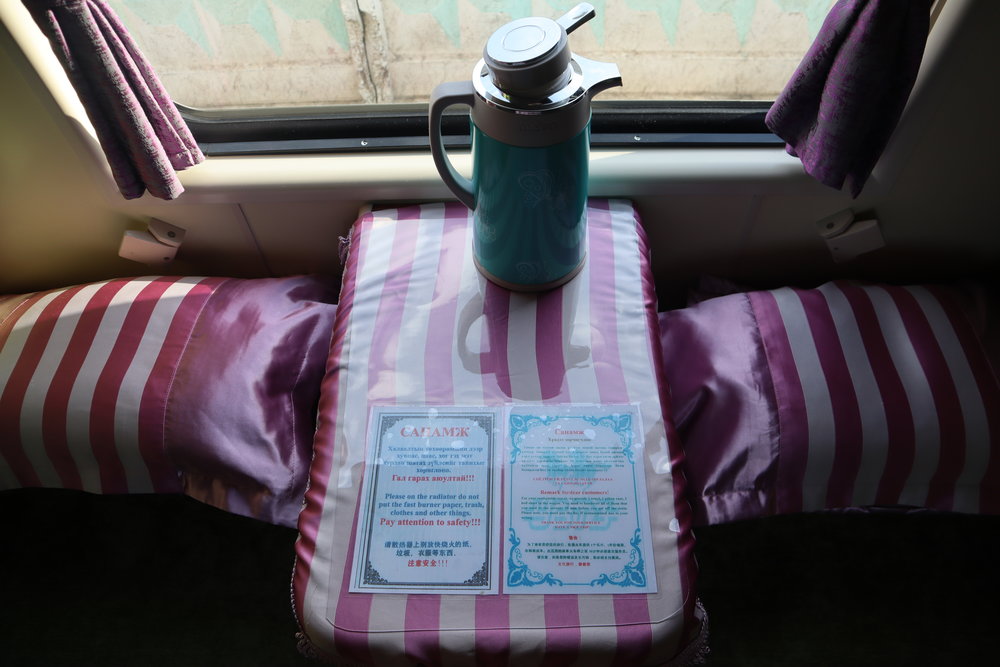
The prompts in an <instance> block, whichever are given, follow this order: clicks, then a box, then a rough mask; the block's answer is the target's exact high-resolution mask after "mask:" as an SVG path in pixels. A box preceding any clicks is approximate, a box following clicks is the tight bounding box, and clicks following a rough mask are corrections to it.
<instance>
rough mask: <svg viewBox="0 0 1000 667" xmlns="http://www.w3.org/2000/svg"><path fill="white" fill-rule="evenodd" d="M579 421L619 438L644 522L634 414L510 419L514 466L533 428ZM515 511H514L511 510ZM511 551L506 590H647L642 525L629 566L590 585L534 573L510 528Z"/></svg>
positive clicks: (511, 499)
mask: <svg viewBox="0 0 1000 667" xmlns="http://www.w3.org/2000/svg"><path fill="white" fill-rule="evenodd" d="M563 417H566V418H579V419H582V420H584V421H585V422H587V423H588V424H591V425H593V426H601V427H606V428H609V429H611V430H612V431H613V432H614V433H615V434H616V435H617V436H618V438H619V440H620V441H621V444H622V454H623V455H624V456H625V458H626V459H628V462H629V463H630V464H631V465H632V485H633V488H634V489H635V493H634V494H633V498H634V500H635V503H636V508H635V517H636V521H637V522H639V521H640V512H639V507H638V503H639V494H638V487H637V484H636V479H635V457H634V455H633V443H634V441H635V431H634V430H633V426H632V415H631V414H630V413H627V412H626V413H613V414H610V415H604V416H587V415H549V416H545V417H539V416H537V415H515V414H511V415H510V424H509V426H510V441H511V454H510V463H511V465H513V464H514V463H515V461H517V457H518V455H519V454H520V453H521V448H520V446H519V445H520V444H521V443H522V442H523V441H524V438H525V436H526V435H527V434H528V431H530V430H531V429H533V428H536V427H538V426H547V425H549V424H551V423H553V422H554V421H556V420H558V419H560V418H563ZM509 484H513V476H512V477H511V478H510V480H509ZM508 502H513V498H508ZM511 511H513V510H512V509H511ZM509 531H510V537H509V542H510V551H509V552H508V556H507V576H506V578H505V579H506V586H507V587H508V588H521V587H533V586H549V587H554V586H587V587H589V588H598V587H604V586H608V585H610V586H618V587H621V588H629V587H635V588H645V587H646V584H647V578H646V561H645V559H644V558H643V557H642V529H641V527H639V526H638V525H637V526H636V529H635V532H634V533H633V535H632V538H631V539H630V540H629V545H630V546H631V551H630V552H629V558H628V562H627V563H626V564H625V565H624V566H623V567H622V569H621V570H619V571H618V572H613V573H611V574H608V573H604V574H602V575H601V576H600V577H597V578H596V579H592V580H591V581H590V582H589V583H578V584H574V583H566V582H564V581H562V580H561V579H559V578H557V577H556V576H555V575H554V574H553V573H552V572H539V571H538V570H533V569H531V568H530V567H529V566H528V564H527V563H525V561H524V556H523V555H522V553H521V548H520V546H521V539H520V538H519V537H518V536H517V532H516V531H515V530H514V529H513V528H510V529H509Z"/></svg>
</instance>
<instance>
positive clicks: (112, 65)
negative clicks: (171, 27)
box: [23, 0, 205, 199]
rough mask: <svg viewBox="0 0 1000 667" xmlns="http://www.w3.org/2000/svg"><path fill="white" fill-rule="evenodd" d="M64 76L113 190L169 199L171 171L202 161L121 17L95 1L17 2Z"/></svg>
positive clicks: (173, 185)
mask: <svg viewBox="0 0 1000 667" xmlns="http://www.w3.org/2000/svg"><path fill="white" fill-rule="evenodd" d="M23 2H24V5H25V7H27V8H28V10H29V11H30V12H31V14H32V16H33V17H34V19H35V22H36V23H37V24H38V26H39V27H40V28H41V29H42V31H43V32H44V33H45V35H46V37H48V39H49V41H50V42H51V43H52V48H53V50H54V51H55V52H56V55H57V56H59V59H60V60H61V61H62V64H63V67H64V68H65V69H66V72H67V73H68V74H69V77H70V80H71V81H72V82H73V86H74V87H75V88H76V91H77V94H79V96H80V100H81V101H82V102H83V105H84V107H85V108H86V110H87V115H88V116H89V117H90V121H91V122H92V123H93V124H94V129H95V130H96V131H97V138H98V140H99V141H100V143H101V147H102V148H103V149H104V153H105V154H106V155H107V158H108V162H109V164H110V165H111V171H112V172H113V174H114V177H115V181H116V183H117V184H118V189H119V190H121V193H122V195H123V196H124V197H125V198H126V199H135V198H136V197H141V196H142V194H143V193H144V192H145V191H147V190H148V191H149V193H150V194H151V195H153V196H154V197H159V198H161V199H174V198H176V197H177V196H178V195H180V194H181V193H182V192H184V188H183V186H181V183H180V180H179V179H178V178H177V171H179V170H182V169H186V168H187V167H190V166H192V165H195V164H198V163H199V162H201V161H202V160H204V159H205V157H204V155H202V153H201V150H199V148H198V144H197V143H195V140H194V137H192V136H191V132H190V130H189V129H188V127H187V125H186V124H185V122H184V119H183V118H182V117H181V115H180V113H179V112H178V111H177V108H176V107H175V106H174V105H173V103H172V102H171V101H170V96H169V95H167V91H166V90H164V88H163V85H162V84H161V83H160V82H159V80H158V79H157V78H156V74H154V73H153V68H152V67H150V65H149V63H148V62H147V61H146V59H145V57H144V56H143V55H142V53H140V51H139V48H138V47H137V46H136V44H135V42H133V41H132V38H131V37H130V36H129V34H128V31H127V30H126V29H125V26H124V25H123V24H122V22H121V20H120V19H119V18H118V16H116V15H115V13H114V12H113V11H112V10H111V8H110V7H109V6H108V4H107V3H106V2H103V1H102V0H23Z"/></svg>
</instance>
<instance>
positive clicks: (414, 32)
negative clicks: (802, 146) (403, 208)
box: [109, 0, 833, 154]
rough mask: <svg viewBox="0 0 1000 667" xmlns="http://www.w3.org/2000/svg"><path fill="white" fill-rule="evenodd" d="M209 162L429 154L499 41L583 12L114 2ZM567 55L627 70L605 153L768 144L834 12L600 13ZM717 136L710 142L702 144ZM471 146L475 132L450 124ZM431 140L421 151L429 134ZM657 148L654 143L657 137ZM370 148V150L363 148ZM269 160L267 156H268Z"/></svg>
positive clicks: (306, 0)
mask: <svg viewBox="0 0 1000 667" xmlns="http://www.w3.org/2000/svg"><path fill="white" fill-rule="evenodd" d="M109 4H110V5H111V6H112V7H113V8H114V9H115V11H116V12H117V13H118V14H119V16H120V17H121V18H122V20H123V21H124V22H125V24H126V25H127V26H128V28H129V31H130V32H131V33H132V35H133V37H134V38H135V39H136V41H137V42H138V44H139V45H140V47H141V48H142V50H143V53H144V54H145V55H146V57H147V58H148V59H149V60H150V61H151V62H152V64H153V66H154V67H155V68H156V71H157V73H158V75H159V76H160V78H161V80H162V81H163V82H164V84H165V86H166V87H167V89H168V91H169V92H170V94H171V96H172V97H173V99H174V100H175V101H176V102H177V103H178V104H179V105H180V106H182V109H183V110H184V112H185V114H186V115H187V117H188V119H189V121H190V123H191V125H192V129H193V130H194V132H195V135H196V136H197V137H198V139H199V141H200V142H203V143H204V144H205V148H206V152H208V153H210V154H211V153H218V152H230V151H233V150H235V151H236V152H240V150H241V149H240V147H241V146H242V147H243V148H246V149H247V150H253V152H258V151H260V150H265V151H266V150H270V149H274V150H335V149H337V148H338V147H343V148H351V149H379V148H386V147H391V148H400V147H406V146H407V145H409V144H412V145H414V146H418V145H419V146H424V145H426V136H425V135H426V128H425V125H426V116H425V114H424V110H425V106H426V101H427V98H428V96H429V94H430V91H431V90H432V89H433V88H434V86H435V85H436V84H437V83H439V82H442V81H454V80H461V79H467V78H469V77H470V76H471V71H472V66H473V64H474V63H475V62H476V61H477V60H478V59H479V58H480V57H481V53H482V48H483V45H484V44H485V42H486V40H487V38H488V37H489V36H490V34H492V32H493V31H494V30H495V29H496V28H498V27H499V26H501V25H503V24H504V23H506V22H508V21H510V20H512V19H513V18H518V17H521V16H530V15H540V16H552V17H556V16H558V15H560V14H561V13H562V12H564V11H566V10H567V9H569V8H570V7H571V6H573V5H574V4H576V0H359V1H357V2H354V1H351V2H347V1H342V2H338V1H337V0H172V1H171V2H160V1H159V0H110V3H109ZM591 4H593V5H594V6H595V7H596V9H597V16H596V18H594V19H593V20H591V21H590V22H589V23H587V24H586V25H584V26H583V27H582V28H580V29H579V30H577V31H576V32H574V34H573V36H572V38H571V40H572V48H573V50H574V51H576V52H578V53H580V54H581V55H584V56H586V57H588V58H593V59H596V60H605V61H611V62H615V63H617V64H618V66H619V68H620V69H621V71H622V77H623V79H624V81H625V85H624V86H623V87H622V88H619V89H614V90H611V91H607V92H606V93H602V95H601V97H600V98H599V99H600V100H601V102H600V104H598V105H597V107H596V109H597V114H596V115H595V125H594V132H595V140H596V141H597V143H600V138H601V136H602V135H603V136H605V138H606V139H607V140H608V141H610V142H612V143H614V142H616V141H626V140H627V141H637V139H636V138H635V137H639V139H638V140H642V139H644V138H648V139H649V140H655V139H657V138H660V139H662V138H664V137H672V138H673V139H674V140H677V139H678V138H683V137H689V138H691V137H695V140H697V141H702V140H706V137H708V135H709V134H713V133H716V134H717V133H722V134H724V135H729V139H730V140H733V135H734V134H736V135H747V136H749V135H753V134H760V135H761V136H760V137H759V138H761V139H764V135H766V130H765V129H764V127H763V114H764V112H765V111H766V109H767V106H768V103H769V101H770V100H773V99H774V97H775V95H777V93H778V92H779V91H780V90H781V89H782V87H783V86H784V84H785V82H786V81H787V80H788V77H789V76H790V75H791V73H792V72H793V71H794V69H795V67H796V65H797V64H798V62H799V60H800V59H801V57H802V55H803V54H804V53H805V51H806V49H807V48H808V47H809V45H810V43H811V42H812V39H813V37H814V36H815V34H816V32H817V31H818V30H819V28H820V26H821V25H822V22H823V19H824V18H825V16H826V13H827V11H828V10H829V8H830V6H831V5H832V4H833V0H592V2H591ZM706 130H713V132H706ZM445 132H446V133H450V132H453V133H454V134H455V139H456V141H458V142H459V143H460V142H461V135H462V134H463V132H465V126H464V124H463V123H462V122H461V120H459V119H457V118H456V119H455V121H454V123H453V125H452V126H451V127H449V125H448V124H446V127H445ZM421 134H422V135H424V136H423V137H422V138H421V136H420V135H421ZM654 135H656V136H654ZM362 142H364V143H362ZM269 147H270V149H269Z"/></svg>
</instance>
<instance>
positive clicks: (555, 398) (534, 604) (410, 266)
mask: <svg viewBox="0 0 1000 667" xmlns="http://www.w3.org/2000/svg"><path fill="white" fill-rule="evenodd" d="M587 215H588V234H589V240H588V243H589V254H588V257H587V261H586V264H585V267H584V269H583V271H582V273H581V274H580V275H579V276H577V277H576V278H575V279H574V280H572V281H570V282H569V283H568V284H566V285H565V286H563V287H561V288H558V289H556V290H552V291H549V292H545V293H542V294H518V293H511V292H508V291H506V290H504V289H502V288H499V287H497V286H495V285H493V284H492V283H489V282H487V281H486V280H485V279H483V278H482V277H481V276H480V274H479V273H478V272H477V271H476V268H475V266H474V264H473V259H472V254H471V215H470V213H469V211H468V210H467V209H466V208H465V207H464V206H461V205H459V204H433V205H424V206H413V207H409V208H401V209H398V210H386V211H379V212H375V213H370V214H367V215H365V216H364V217H362V218H361V219H360V220H359V221H358V222H356V223H355V226H354V228H353V230H352V233H351V238H350V251H349V255H348V259H347V265H346V272H345V277H344V284H343V288H342V292H341V299H340V306H339V310H338V314H337V322H336V325H335V328H334V339H333V345H332V348H331V352H330V358H329V362H328V366H327V376H326V378H325V379H324V381H323V387H322V393H321V398H320V406H319V423H318V430H317V435H316V444H315V453H314V459H313V465H312V469H311V472H310V484H309V488H308V491H307V493H306V503H305V507H304V509H303V511H302V513H301V514H300V516H299V541H298V544H297V547H296V548H297V560H296V567H295V575H294V582H293V597H294V607H295V612H296V615H297V617H298V619H299V623H300V625H301V628H302V631H303V634H304V637H305V640H306V643H307V646H308V647H309V648H310V649H311V650H314V651H316V652H318V653H320V654H322V655H324V656H326V657H328V658H332V659H334V660H335V661H336V662H337V664H412V665H418V664H424V665H511V664H517V665H519V666H521V665H523V666H525V667H526V666H527V665H545V664H570V663H572V664H575V665H612V664H625V663H628V664H636V665H653V664H663V663H665V662H667V661H669V660H671V659H677V660H681V661H683V660H687V659H688V658H690V657H691V656H692V655H693V653H694V652H695V651H696V650H697V647H698V646H699V641H700V639H699V631H700V628H701V624H700V621H699V617H698V614H696V605H695V594H694V583H695V582H694V580H695V565H694V562H693V552H692V548H693V541H692V537H691V534H690V532H689V531H688V523H689V509H688V506H687V504H686V503H685V502H684V501H683V499H682V485H683V480H682V478H681V477H680V476H679V475H677V474H674V471H676V470H677V466H678V465H679V464H680V463H681V458H682V457H681V452H680V450H679V448H678V447H677V439H676V436H675V434H674V432H673V426H672V424H671V420H670V412H669V403H668V399H667V391H666V387H665V386H664V385H663V384H662V383H661V382H660V381H659V380H658V378H659V377H660V375H659V374H658V372H657V371H658V369H659V367H660V356H659V348H658V338H657V335H658V334H657V319H656V313H655V298H654V295H653V285H652V282H651V277H650V271H649V266H648V258H647V253H646V248H645V239H644V236H643V234H642V230H641V228H640V227H639V225H638V219H637V215H636V213H635V211H634V209H633V208H632V206H631V205H630V204H629V203H627V202H621V201H610V202H609V201H592V202H591V203H590V205H589V207H588V211H587ZM630 402H635V403H638V404H639V405H640V410H641V414H642V421H643V424H644V425H645V428H646V434H645V444H646V449H645V456H646V461H645V462H646V468H645V469H646V477H647V481H646V485H647V488H648V494H649V501H650V507H651V511H650V514H651V523H652V526H651V527H652V532H653V535H654V538H653V541H654V553H655V558H654V560H655V568H656V579H657V582H658V584H659V592H657V593H656V594H651V595H637V594H623V595H580V596H574V595H548V596H546V595H505V594H502V590H501V594H500V595H484V596H476V595H421V594H414V595H406V594H395V593H385V594H364V593H350V592H348V578H349V575H350V570H351V560H352V545H353V543H354V531H355V527H356V522H357V511H358V507H357V505H358V497H359V491H360V483H361V479H362V476H363V468H364V452H365V435H366V433H365V431H366V426H367V416H368V411H369V407H370V406H371V405H373V404H375V403H378V404H383V405H385V404H398V405H404V404H405V405H470V406H471V405H492V406H499V405H504V404H511V403H528V404H532V403H535V404H539V403H553V404H556V403H590V404H596V403H630ZM502 579H503V577H502V576H501V581H502Z"/></svg>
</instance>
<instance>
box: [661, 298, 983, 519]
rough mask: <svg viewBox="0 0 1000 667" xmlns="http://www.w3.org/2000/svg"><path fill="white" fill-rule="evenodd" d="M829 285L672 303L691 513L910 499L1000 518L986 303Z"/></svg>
mask: <svg viewBox="0 0 1000 667" xmlns="http://www.w3.org/2000/svg"><path fill="white" fill-rule="evenodd" d="M975 294H976V293H974V292H967V291H964V290H959V289H951V288H940V287H923V286H910V287H894V286H888V285H856V284H850V283H828V284H826V285H822V286H821V287H819V288H817V289H812V290H802V289H791V288H785V289H780V290H772V291H759V292H748V293H739V294H732V295H727V296H722V297H718V298H715V299H710V300H707V301H704V302H702V303H700V304H698V305H695V306H692V307H689V308H685V309H681V310H676V311H671V312H666V313H661V314H660V328H661V335H662V337H661V341H662V346H663V354H664V372H665V374H666V379H667V382H668V384H669V386H670V387H671V396H672V403H673V408H674V415H675V418H676V425H677V430H678V433H679V435H680V437H681V441H682V443H683V445H684V448H685V465H686V468H685V472H686V475H687V478H688V496H689V499H690V501H691V503H692V506H693V510H694V516H695V522H696V524H700V525H705V524H714V523H721V522H726V521H733V520H738V519H747V518H754V517H760V516H767V515H772V514H780V513H787V512H795V511H812V510H823V509H834V508H847V507H865V506H909V507H925V508H931V509H936V510H947V511H963V512H984V513H1000V387H998V383H997V378H996V375H995V373H994V370H993V369H994V367H995V366H994V365H993V364H992V363H991V361H990V356H989V354H988V352H987V349H988V348H990V347H991V346H992V344H991V343H990V341H992V340H993V339H994V338H995V336H994V335H993V331H992V330H991V329H990V328H989V327H987V326H986V323H987V321H988V318H989V317H990V316H991V315H990V312H991V311H990V310H989V309H988V308H986V307H984V304H986V303H987V302H986V301H984V300H982V299H979V300H978V301H977V300H976V299H975V298H973V297H974V296H975Z"/></svg>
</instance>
